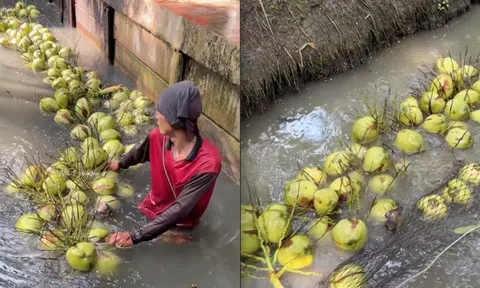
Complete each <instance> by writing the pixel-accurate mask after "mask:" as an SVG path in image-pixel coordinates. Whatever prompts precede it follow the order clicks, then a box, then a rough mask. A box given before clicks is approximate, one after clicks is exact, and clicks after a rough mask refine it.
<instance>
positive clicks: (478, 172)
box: [458, 163, 480, 185]
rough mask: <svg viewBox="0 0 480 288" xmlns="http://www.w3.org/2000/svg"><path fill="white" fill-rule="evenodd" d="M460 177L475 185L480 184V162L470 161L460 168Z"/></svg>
mask: <svg viewBox="0 0 480 288" xmlns="http://www.w3.org/2000/svg"><path fill="white" fill-rule="evenodd" d="M458 179H460V180H462V181H464V182H466V183H470V184H474V185H478V184H480V164H478V163H470V164H467V165H465V166H464V167H463V168H462V169H460V172H459V173H458Z"/></svg>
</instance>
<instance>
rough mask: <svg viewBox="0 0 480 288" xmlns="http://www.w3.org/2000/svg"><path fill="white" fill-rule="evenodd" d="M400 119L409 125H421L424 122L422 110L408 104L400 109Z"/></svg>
mask: <svg viewBox="0 0 480 288" xmlns="http://www.w3.org/2000/svg"><path fill="white" fill-rule="evenodd" d="M398 120H399V121H400V122H401V123H402V124H404V125H407V126H416V125H420V124H421V123H422V122H423V114H422V110H420V108H418V107H414V106H406V107H404V108H401V109H400V112H399V115H398Z"/></svg>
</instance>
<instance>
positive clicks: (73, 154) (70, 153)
mask: <svg viewBox="0 0 480 288" xmlns="http://www.w3.org/2000/svg"><path fill="white" fill-rule="evenodd" d="M79 159H80V158H79V154H78V150H77V148H75V147H68V148H67V149H65V150H64V151H63V152H62V154H61V156H60V160H61V161H63V162H64V163H65V164H67V165H70V166H74V165H75V164H76V163H77V162H78V161H79Z"/></svg>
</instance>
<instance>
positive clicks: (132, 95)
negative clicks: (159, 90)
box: [128, 90, 144, 101]
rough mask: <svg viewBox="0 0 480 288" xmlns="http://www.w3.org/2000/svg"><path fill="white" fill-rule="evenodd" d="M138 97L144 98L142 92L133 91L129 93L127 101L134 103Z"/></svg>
mask: <svg viewBox="0 0 480 288" xmlns="http://www.w3.org/2000/svg"><path fill="white" fill-rule="evenodd" d="M139 97H144V96H143V94H142V92H141V91H138V90H133V91H132V92H131V93H130V96H129V97H128V99H130V100H131V101H135V100H137V99H138V98H139Z"/></svg>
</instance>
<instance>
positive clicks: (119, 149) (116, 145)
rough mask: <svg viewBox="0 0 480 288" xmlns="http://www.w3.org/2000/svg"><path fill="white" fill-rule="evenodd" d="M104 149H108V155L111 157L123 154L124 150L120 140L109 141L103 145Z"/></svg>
mask: <svg viewBox="0 0 480 288" xmlns="http://www.w3.org/2000/svg"><path fill="white" fill-rule="evenodd" d="M103 149H104V150H105V151H107V153H108V156H109V157H111V158H113V157H115V156H120V155H122V154H123V150H124V148H123V145H122V143H121V142H120V141H118V140H110V141H107V143H105V144H104V145H103Z"/></svg>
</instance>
